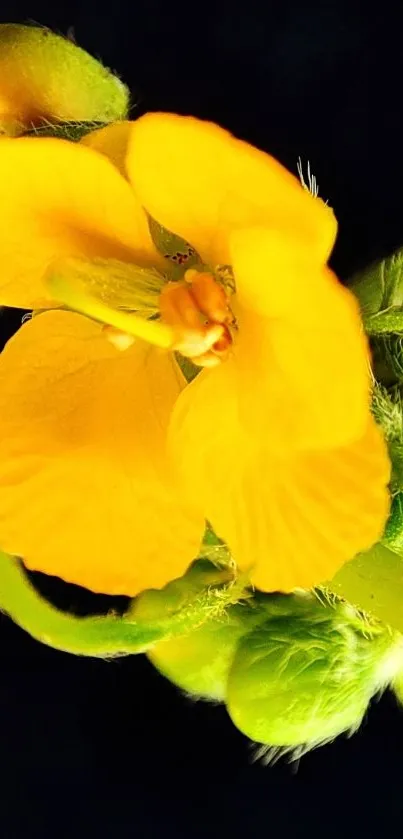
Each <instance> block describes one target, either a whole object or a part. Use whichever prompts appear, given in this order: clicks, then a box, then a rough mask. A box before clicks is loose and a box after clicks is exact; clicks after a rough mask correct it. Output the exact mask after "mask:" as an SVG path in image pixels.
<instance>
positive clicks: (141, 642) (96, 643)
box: [0, 553, 243, 658]
mask: <svg viewBox="0 0 403 839" xmlns="http://www.w3.org/2000/svg"><path fill="white" fill-rule="evenodd" d="M228 580H229V573H228V571H226V570H225V571H217V573H216V575H215V585H214V586H210V587H209V588H208V589H206V590H205V591H202V592H201V593H200V594H199V595H198V596H197V597H195V598H193V599H190V600H189V602H188V603H187V604H186V607H184V608H181V609H179V610H178V612H177V613H176V614H173V615H171V616H169V617H166V618H163V619H161V620H155V621H153V622H144V621H136V620H134V619H133V618H132V617H131V613H130V610H129V612H128V613H126V614H125V615H123V616H122V617H121V616H117V615H106V616H95V617H84V618H79V617H76V616H75V615H71V614H66V613H64V612H60V611H59V610H58V609H56V607H54V606H52V605H51V603H49V602H48V601H47V600H45V599H44V598H43V597H41V595H40V594H39V593H38V592H37V591H36V589H35V588H34V586H33V585H32V584H31V583H30V581H29V579H28V577H27V576H26V574H25V573H24V570H23V567H22V565H21V563H20V562H19V561H18V560H16V559H15V558H13V557H10V556H7V555H6V554H4V553H0V610H2V611H4V612H5V613H6V614H8V615H9V616H10V617H11V618H12V619H13V620H14V621H15V623H17V624H18V625H19V626H20V627H21V628H22V629H24V630H26V631H27V632H28V633H29V634H30V635H31V636H32V637H33V638H35V639H36V640H37V641H40V642H41V643H43V644H47V645H48V646H51V647H54V648H55V649H58V650H63V651H64V652H68V653H73V654H76V655H86V656H94V657H100V658H106V657H110V656H118V655H128V654H130V653H132V654H133V653H139V652H144V651H145V650H148V649H150V647H152V646H153V645H154V644H155V643H156V641H159V640H161V639H162V638H170V637H174V636H179V635H183V634H186V633H188V632H191V631H192V630H193V629H195V628H197V627H199V626H201V624H202V623H203V622H204V621H206V620H208V619H209V618H210V617H214V616H216V615H217V614H220V613H222V612H223V611H224V610H225V608H226V607H227V606H228V605H230V604H231V603H233V602H237V601H238V600H239V599H240V597H241V593H242V591H243V584H241V582H240V581H235V582H234V583H230V584H229V585H226V586H223V585H222V584H223V583H226V582H228Z"/></svg>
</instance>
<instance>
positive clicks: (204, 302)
mask: <svg viewBox="0 0 403 839" xmlns="http://www.w3.org/2000/svg"><path fill="white" fill-rule="evenodd" d="M160 312H161V318H162V321H163V322H165V323H166V324H168V325H169V326H171V327H172V328H173V329H174V330H175V331H177V334H178V337H177V340H176V342H175V347H174V349H175V350H177V351H178V352H180V353H181V354H182V355H184V356H186V357H187V358H191V359H192V361H193V362H194V363H195V364H197V365H199V366H200V367H214V366H215V365H216V364H219V363H220V362H221V361H222V360H223V359H224V358H225V357H226V356H227V354H228V352H229V350H230V348H231V345H232V335H231V332H230V328H229V327H230V326H231V324H233V315H232V312H231V310H230V308H229V305H228V298H227V295H226V293H225V290H224V289H223V288H222V287H221V286H220V285H219V284H218V283H217V281H216V280H215V278H214V277H213V275H212V274H210V273H207V272H205V273H201V272H199V271H196V270H194V269H189V270H188V271H186V273H185V278H184V281H182V282H171V283H168V284H167V285H166V286H165V287H164V288H163V290H162V292H161V295H160Z"/></svg>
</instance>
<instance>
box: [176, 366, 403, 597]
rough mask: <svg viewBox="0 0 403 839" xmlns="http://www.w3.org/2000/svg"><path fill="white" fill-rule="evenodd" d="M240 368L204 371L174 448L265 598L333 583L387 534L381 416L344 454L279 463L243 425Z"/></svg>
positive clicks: (179, 407)
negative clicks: (267, 594) (342, 569)
mask: <svg viewBox="0 0 403 839" xmlns="http://www.w3.org/2000/svg"><path fill="white" fill-rule="evenodd" d="M236 385H237V377H236V370H235V368H234V365H232V364H231V363H227V364H223V365H222V366H221V367H219V368H215V369H214V370H212V371H210V370H209V371H205V372H203V373H201V374H200V375H199V376H198V377H197V378H196V379H195V380H194V382H192V384H191V385H189V386H188V387H187V388H186V389H185V390H184V391H183V392H182V394H181V396H180V397H179V400H178V402H177V404H176V407H175V410H174V413H173V416H172V421H171V429H170V450H171V455H172V462H173V463H175V465H176V468H177V469H178V471H179V475H180V478H181V480H182V482H183V487H184V491H187V493H188V497H190V498H195V499H197V500H198V502H199V503H200V505H201V506H202V508H203V511H204V513H205V516H206V518H207V519H209V521H211V523H212V525H213V527H214V529H215V531H216V533H217V534H218V535H219V536H220V537H221V538H223V539H224V540H225V541H226V542H227V543H228V545H229V548H230V550H231V552H232V554H233V556H234V559H235V561H236V563H237V564H238V566H239V567H240V568H241V569H243V570H248V571H249V573H250V574H251V579H252V582H253V583H254V584H255V585H256V586H258V587H259V588H262V589H264V590H265V591H275V590H280V591H291V590H292V589H293V588H296V587H298V586H301V587H306V588H308V587H310V586H312V585H314V584H318V583H320V582H323V581H324V580H326V579H330V578H331V577H332V575H333V574H334V573H335V571H336V570H337V569H338V568H339V567H340V566H341V565H342V564H343V563H344V562H346V561H347V560H349V559H351V558H352V557H353V556H354V555H355V554H356V553H358V552H359V551H362V550H365V549H367V548H369V547H370V546H371V545H372V544H373V543H374V542H375V541H376V540H377V539H378V538H379V537H380V536H381V534H382V531H383V528H384V524H385V521H386V518H387V514H388V506H389V497H388V491H387V483H388V480H389V471H390V470H389V461H388V457H387V452H386V447H385V443H384V441H383V439H382V437H381V434H380V432H379V429H378V428H377V427H376V426H375V423H374V421H373V420H372V418H370V417H368V425H367V429H366V431H365V433H364V434H363V436H362V438H361V439H360V440H357V441H356V442H354V443H352V444H351V445H349V446H345V447H343V448H335V449H333V450H328V451H320V450H318V451H315V452H311V453H301V454H296V455H295V456H290V457H288V458H287V457H286V456H284V457H279V456H278V455H277V456H276V454H275V453H274V452H273V450H271V449H270V448H268V447H267V445H266V443H265V438H264V437H263V438H259V437H257V436H256V435H251V434H249V433H248V432H247V430H246V429H245V428H244V427H243V426H242V425H241V423H240V414H239V403H238V393H237V386H236Z"/></svg>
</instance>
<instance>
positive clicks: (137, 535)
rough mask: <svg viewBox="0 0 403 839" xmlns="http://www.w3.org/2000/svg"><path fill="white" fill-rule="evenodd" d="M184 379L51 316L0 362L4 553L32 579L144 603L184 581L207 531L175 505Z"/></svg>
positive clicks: (26, 330) (141, 353)
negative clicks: (168, 434) (173, 461)
mask: <svg viewBox="0 0 403 839" xmlns="http://www.w3.org/2000/svg"><path fill="white" fill-rule="evenodd" d="M181 387H182V379H181V376H180V373H179V371H178V369H177V368H176V367H175V366H174V363H173V361H172V357H171V356H170V355H169V354H167V353H162V352H161V351H159V350H155V349H154V348H150V347H148V346H147V345H146V344H143V343H141V342H138V343H135V344H134V345H133V347H132V348H131V349H129V350H127V351H126V352H125V353H120V352H119V351H118V350H116V349H115V348H114V347H113V346H112V344H111V343H110V342H109V341H107V340H106V339H105V337H104V336H103V335H102V330H101V327H100V326H98V325H97V324H94V323H92V322H91V321H89V320H87V319H86V318H83V317H81V316H80V315H76V314H72V313H69V312H47V313H44V314H42V315H38V316H37V317H35V318H34V319H33V320H32V321H30V322H28V323H27V324H25V325H24V326H23V327H22V328H21V329H20V331H19V332H18V333H17V334H16V335H15V336H14V338H12V339H11V341H10V342H9V343H8V344H7V346H6V348H5V350H4V352H3V354H2V356H1V357H0V545H1V547H2V549H4V550H5V551H6V552H8V553H11V554H16V555H20V556H22V557H23V558H24V561H25V563H26V565H27V566H28V567H29V568H33V569H36V570H41V571H44V572H46V573H48V574H56V575H58V576H61V577H62V578H63V579H65V580H68V581H70V582H74V583H79V584H81V585H84V586H87V587H88V588H90V589H93V590H94V591H99V592H106V593H110V594H127V595H135V594H137V593H138V592H139V591H141V590H142V589H144V588H150V587H160V586H163V585H165V584H166V583H167V582H168V581H169V580H171V579H173V578H175V577H179V576H180V575H182V574H183V573H184V572H185V570H186V568H187V566H188V565H189V563H190V562H191V561H192V559H193V558H194V557H195V556H196V555H197V553H198V548H199V544H200V539H201V535H202V532H203V519H202V518H201V517H200V516H198V515H195V514H194V512H193V509H192V507H191V505H190V504H188V505H187V506H185V505H183V504H182V505H180V504H179V502H178V500H177V499H176V497H175V495H174V491H173V485H172V482H171V477H170V472H169V469H168V466H167V462H166V456H165V431H166V427H167V423H168V420H169V415H170V412H171V409H172V406H173V404H174V401H175V399H176V397H177V395H178V393H179V391H180V389H181Z"/></svg>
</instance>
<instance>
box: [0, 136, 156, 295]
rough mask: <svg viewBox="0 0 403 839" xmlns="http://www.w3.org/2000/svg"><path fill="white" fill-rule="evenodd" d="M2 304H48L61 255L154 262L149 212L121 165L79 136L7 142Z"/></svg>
mask: <svg viewBox="0 0 403 839" xmlns="http://www.w3.org/2000/svg"><path fill="white" fill-rule="evenodd" d="M0 207H1V208H2V212H3V215H2V222H1V223H0V264H1V269H2V270H1V278H0V305H4V306H21V307H23V308H42V307H45V306H46V305H47V304H48V302H49V295H48V294H47V293H46V289H45V288H44V286H43V282H42V280H43V275H44V272H45V270H46V268H47V266H48V265H49V263H50V262H51V261H52V260H53V259H54V258H56V257H62V256H69V255H73V256H74V255H77V256H78V255H79V256H86V257H89V258H90V257H93V256H97V257H104V258H105V257H113V258H116V259H122V260H126V261H129V262H130V261H133V262H135V263H136V264H150V263H152V262H153V261H154V259H155V253H156V252H155V248H154V246H153V244H152V241H151V237H150V234H149V230H148V224H147V220H146V216H145V213H144V212H143V210H142V208H141V207H140V205H139V203H138V201H137V200H136V198H135V196H134V194H133V191H132V190H131V189H130V187H129V185H128V183H126V182H125V180H124V179H123V178H122V176H121V175H120V174H119V172H118V171H117V169H116V168H115V167H114V166H113V165H112V164H111V163H110V162H109V161H108V160H106V159H105V157H104V156H103V155H101V154H98V153H97V152H95V151H93V150H91V149H87V148H85V147H84V146H82V145H80V144H75V143H69V142H67V141H64V140H54V139H50V138H46V139H38V138H37V139H35V138H21V139H14V140H10V139H6V138H3V139H2V140H1V143H0Z"/></svg>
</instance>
